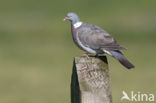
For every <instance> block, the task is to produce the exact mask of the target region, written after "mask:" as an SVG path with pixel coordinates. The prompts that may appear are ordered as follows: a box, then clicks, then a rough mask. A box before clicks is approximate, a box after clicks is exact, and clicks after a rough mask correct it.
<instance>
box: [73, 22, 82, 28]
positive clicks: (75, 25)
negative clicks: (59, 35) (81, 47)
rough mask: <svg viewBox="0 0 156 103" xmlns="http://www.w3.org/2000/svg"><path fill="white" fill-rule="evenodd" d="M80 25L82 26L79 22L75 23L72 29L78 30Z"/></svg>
mask: <svg viewBox="0 0 156 103" xmlns="http://www.w3.org/2000/svg"><path fill="white" fill-rule="evenodd" d="M81 25H82V22H81V21H79V22H77V23H75V24H74V28H78V27H80V26H81Z"/></svg>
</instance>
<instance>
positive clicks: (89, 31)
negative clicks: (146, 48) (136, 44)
mask: <svg viewBox="0 0 156 103" xmlns="http://www.w3.org/2000/svg"><path fill="white" fill-rule="evenodd" d="M67 20H68V21H70V22H71V32H72V38H73V41H74V42H75V44H76V45H77V46H78V47H79V48H80V49H82V50H84V51H85V52H86V53H85V54H84V56H87V57H88V54H93V55H96V56H98V55H99V54H105V53H106V54H108V55H110V56H112V57H114V58H115V59H116V60H118V61H119V62H120V63H121V64H122V65H123V66H124V67H126V68H127V69H131V68H134V65H133V64H132V63H131V62H129V61H128V59H126V57H125V56H124V55H123V53H122V52H121V50H126V48H125V47H123V46H120V45H119V44H118V43H117V41H116V40H115V39H114V38H113V37H112V36H111V35H110V34H109V33H107V32H106V31H105V30H104V29H102V28H101V27H99V26H96V25H93V24H89V23H85V22H82V21H81V20H80V18H79V16H78V15H77V14H76V13H74V12H69V13H67V15H66V16H65V18H64V21H67Z"/></svg>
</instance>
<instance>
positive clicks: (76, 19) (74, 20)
mask: <svg viewBox="0 0 156 103" xmlns="http://www.w3.org/2000/svg"><path fill="white" fill-rule="evenodd" d="M64 20H69V21H71V22H72V24H75V23H77V22H80V18H79V17H78V15H77V14H76V13H73V12H70V13H68V14H67V15H66V17H65V18H64Z"/></svg>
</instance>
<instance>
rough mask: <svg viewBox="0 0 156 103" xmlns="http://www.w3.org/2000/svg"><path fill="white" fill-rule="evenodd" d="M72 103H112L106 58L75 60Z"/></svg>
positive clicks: (80, 58)
mask: <svg viewBox="0 0 156 103" xmlns="http://www.w3.org/2000/svg"><path fill="white" fill-rule="evenodd" d="M71 103H112V94H111V86H110V76H109V69H108V63H107V58H106V56H99V57H89V58H87V57H75V58H74V63H73V73H72V80H71Z"/></svg>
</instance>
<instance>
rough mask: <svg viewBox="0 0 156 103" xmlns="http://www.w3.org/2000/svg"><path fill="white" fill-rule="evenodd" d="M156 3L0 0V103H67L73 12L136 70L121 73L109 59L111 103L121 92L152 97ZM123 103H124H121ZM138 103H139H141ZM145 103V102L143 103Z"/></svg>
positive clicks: (76, 53) (154, 88) (154, 89)
mask: <svg viewBox="0 0 156 103" xmlns="http://www.w3.org/2000/svg"><path fill="white" fill-rule="evenodd" d="M155 4H156V1H155V0H118V1H108V0H98V1H97V0H92V1H91V0H64V1H63V0H1V1H0V103H69V102H70V79H71V71H72V62H73V57H75V56H80V55H82V53H83V51H81V50H79V49H78V48H77V47H76V46H75V44H74V43H73V41H72V37H71V32H70V24H69V22H63V21H62V19H63V18H64V17H65V15H66V13H68V12H70V11H73V12H76V13H78V14H79V16H80V18H81V20H83V21H85V22H88V23H92V24H96V25H98V26H100V27H102V28H105V30H106V31H107V32H109V33H110V34H112V35H113V36H114V37H115V38H116V40H117V41H118V42H119V43H120V44H121V45H124V46H125V47H127V48H128V51H126V52H124V54H125V55H126V56H127V58H129V60H130V61H131V62H133V63H134V64H135V66H136V68H135V69H133V70H126V69H125V68H124V67H122V66H121V65H120V64H119V63H118V62H117V61H116V60H114V59H112V58H111V57H108V59H109V68H110V74H111V84H112V91H113V101H114V103H120V102H121V100H120V98H121V96H122V91H123V90H125V91H126V92H127V93H129V92H130V91H132V90H133V91H134V92H136V93H137V92H141V93H153V94H155V95H156V81H155V78H156V75H155V73H156V68H155V67H156V65H155V63H156V54H155V53H156V46H155V44H156V6H155ZM123 103H129V102H127V101H123ZM142 103H143V102H142ZM145 103H146V102H145Z"/></svg>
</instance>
